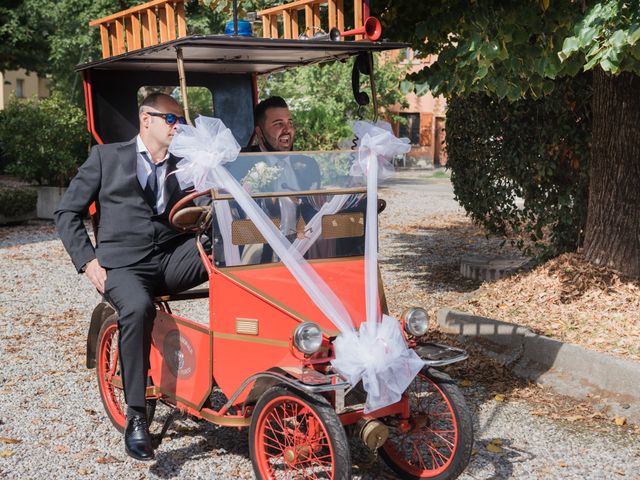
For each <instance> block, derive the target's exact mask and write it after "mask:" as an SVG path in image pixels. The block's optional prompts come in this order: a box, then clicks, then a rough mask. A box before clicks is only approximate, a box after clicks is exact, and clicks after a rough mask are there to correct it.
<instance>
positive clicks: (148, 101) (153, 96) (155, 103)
mask: <svg viewBox="0 0 640 480" xmlns="http://www.w3.org/2000/svg"><path fill="white" fill-rule="evenodd" d="M161 98H167V99H169V100H171V101H173V102H175V103H178V101H177V100H176V99H175V98H173V97H172V96H171V95H167V94H166V93H162V92H153V93H150V94H149V95H147V96H146V97H145V99H144V100H143V101H142V103H141V104H140V109H139V112H140V113H142V112H143V111H144V107H150V108H155V109H156V110H157V109H158V108H159V106H160V99H161Z"/></svg>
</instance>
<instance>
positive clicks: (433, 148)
mask: <svg viewBox="0 0 640 480" xmlns="http://www.w3.org/2000/svg"><path fill="white" fill-rule="evenodd" d="M392 55H393V56H394V57H395V58H397V57H398V56H400V58H401V63H404V64H408V65H409V71H410V72H411V73H414V72H417V71H419V70H421V69H422V68H423V67H424V66H425V65H429V64H431V63H433V61H434V60H435V57H433V56H430V57H427V58H424V59H416V58H414V54H413V50H411V49H410V48H407V49H405V50H402V51H399V52H393V53H392ZM407 101H408V103H409V106H408V107H407V108H404V109H400V107H399V106H396V107H395V109H394V108H393V107H392V108H391V110H392V111H393V112H394V113H399V115H400V116H401V117H404V118H405V120H406V123H405V124H404V125H396V126H395V127H396V133H397V134H398V135H399V136H401V137H407V138H409V139H410V140H411V145H412V148H411V151H410V152H409V153H408V154H407V155H406V162H405V163H406V165H407V166H422V167H424V166H429V165H434V166H444V165H446V163H447V155H446V152H445V150H444V141H445V130H444V122H445V110H446V106H447V102H446V100H445V98H444V97H442V96H439V97H435V98H434V97H433V95H431V93H429V92H428V93H426V94H425V95H422V96H420V97H418V96H417V95H416V94H415V93H410V94H409V95H407Z"/></svg>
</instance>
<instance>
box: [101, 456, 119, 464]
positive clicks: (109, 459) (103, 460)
mask: <svg viewBox="0 0 640 480" xmlns="http://www.w3.org/2000/svg"><path fill="white" fill-rule="evenodd" d="M121 461H122V460H118V459H117V458H115V457H112V456H111V455H105V456H104V457H100V458H98V459H97V460H96V463H101V464H105V463H119V462H121Z"/></svg>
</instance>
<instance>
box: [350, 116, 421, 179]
mask: <svg viewBox="0 0 640 480" xmlns="http://www.w3.org/2000/svg"><path fill="white" fill-rule="evenodd" d="M352 128H353V133H354V135H355V137H356V144H357V145H358V160H357V161H356V162H354V163H353V165H352V166H351V171H350V173H351V175H353V176H357V177H360V176H365V175H367V173H368V169H369V163H370V158H371V156H372V155H373V156H375V157H376V158H377V162H375V163H377V165H378V172H377V177H378V178H380V179H384V178H388V177H390V176H391V175H392V174H393V165H392V164H391V160H393V158H394V157H396V156H398V155H402V154H404V153H407V152H408V151H409V150H410V149H411V145H410V144H409V139H408V138H398V137H396V136H395V135H394V134H393V130H392V129H391V125H390V124H389V123H387V122H383V121H377V122H376V123H375V124H373V123H369V122H365V121H361V120H360V121H357V122H355V123H354V124H353V127H352Z"/></svg>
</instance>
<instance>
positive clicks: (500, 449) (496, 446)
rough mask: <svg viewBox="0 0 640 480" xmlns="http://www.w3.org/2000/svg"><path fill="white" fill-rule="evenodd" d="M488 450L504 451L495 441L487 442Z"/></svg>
mask: <svg viewBox="0 0 640 480" xmlns="http://www.w3.org/2000/svg"><path fill="white" fill-rule="evenodd" d="M487 450H488V451H490V452H491V453H502V452H503V450H502V448H501V447H499V446H498V445H495V444H493V443H488V444H487Z"/></svg>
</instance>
